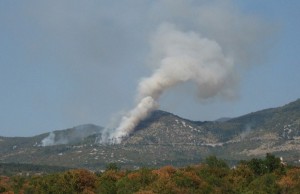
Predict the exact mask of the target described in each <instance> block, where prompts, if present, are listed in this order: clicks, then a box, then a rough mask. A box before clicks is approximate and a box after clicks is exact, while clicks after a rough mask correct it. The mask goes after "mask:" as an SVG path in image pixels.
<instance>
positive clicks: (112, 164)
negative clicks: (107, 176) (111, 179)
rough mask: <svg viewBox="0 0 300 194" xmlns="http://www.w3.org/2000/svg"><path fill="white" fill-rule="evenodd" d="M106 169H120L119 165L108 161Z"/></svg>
mask: <svg viewBox="0 0 300 194" xmlns="http://www.w3.org/2000/svg"><path fill="white" fill-rule="evenodd" d="M106 170H120V167H119V166H118V165H117V164H116V163H109V164H108V165H107V166H106Z"/></svg>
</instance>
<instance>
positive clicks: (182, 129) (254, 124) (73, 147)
mask: <svg viewBox="0 0 300 194" xmlns="http://www.w3.org/2000/svg"><path fill="white" fill-rule="evenodd" d="M102 130H103V128H102V127H99V126H96V125H91V124H89V125H82V126H78V127H74V128H71V129H66V130H61V131H54V132H51V133H45V134H41V135H38V136H34V137H26V138H24V137H14V138H12V137H9V138H8V137H0V162H2V163H3V162H18V163H30V164H41V165H55V166H66V167H85V168H90V169H94V170H99V169H103V168H104V167H105V166H106V164H107V163H112V162H114V163H118V164H120V165H121V166H122V167H129V168H136V167H140V166H163V165H167V164H171V165H175V166H182V165H187V164H189V163H198V162H200V161H201V160H203V159H204V158H206V157H207V156H209V155H216V156H218V157H220V158H223V159H225V160H226V161H228V162H230V163H234V162H235V161H237V160H241V159H249V158H253V157H263V156H264V155H265V154H266V153H273V154H275V155H276V156H278V157H283V158H284V160H285V161H288V162H290V163H293V164H298V163H299V159H300V158H299V154H300V100H297V101H295V102H292V103H289V104H287V105H285V106H282V107H279V108H272V109H266V110H262V111H258V112H253V113H250V114H247V115H244V116H241V117H237V118H232V119H225V120H219V121H212V122H209V121H206V122H201V121H190V120H187V119H183V118H180V117H178V116H176V115H174V114H171V113H168V112H164V111H154V112H153V114H152V115H151V116H150V117H149V118H147V119H145V120H144V121H142V122H141V123H140V124H139V125H138V126H137V127H136V129H135V132H134V133H133V134H131V135H130V136H129V137H127V138H126V139H124V140H123V142H122V143H121V144H119V145H101V144H97V143H95V141H96V138H97V137H99V134H101V132H102Z"/></svg>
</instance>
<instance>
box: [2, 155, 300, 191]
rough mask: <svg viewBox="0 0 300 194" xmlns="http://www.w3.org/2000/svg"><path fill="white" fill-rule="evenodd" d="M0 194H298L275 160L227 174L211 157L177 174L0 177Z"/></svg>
mask: <svg viewBox="0 0 300 194" xmlns="http://www.w3.org/2000/svg"><path fill="white" fill-rule="evenodd" d="M0 193H7V194H8V193H25V194H35V193H36V194H40V193H64V194H73V193H85V194H92V193H103V194H106V193H107V194H114V193H122V194H126V193H128V194H131V193H138V194H152V193H159V194H163V193H165V194H172V193H174V194H175V193H182V194H189V193H203V194H204V193H205V194H207V193H230V194H232V193H249V194H250V193H253V194H254V193H261V194H264V193H265V194H269V193H282V194H289V193H291V194H295V193H300V168H299V167H294V166H287V165H285V164H283V163H282V162H281V160H280V159H279V158H277V157H275V156H274V155H271V154H267V155H266V157H265V158H263V159H257V158H254V159H251V160H248V161H240V162H239V163H238V164H237V165H236V166H234V167H232V168H230V167H229V166H228V164H227V163H226V162H225V161H224V160H221V159H218V158H216V157H215V156H210V157H208V158H206V159H205V162H204V163H201V164H197V165H188V166H185V167H181V168H176V167H173V166H164V167H161V168H158V169H153V168H140V169H137V170H125V169H119V168H118V166H117V165H116V164H114V163H110V164H108V165H107V167H106V170H105V171H103V172H92V171H88V170H86V169H73V170H68V171H63V172H60V173H48V174H44V175H41V174H34V175H26V176H25V175H15V176H0Z"/></svg>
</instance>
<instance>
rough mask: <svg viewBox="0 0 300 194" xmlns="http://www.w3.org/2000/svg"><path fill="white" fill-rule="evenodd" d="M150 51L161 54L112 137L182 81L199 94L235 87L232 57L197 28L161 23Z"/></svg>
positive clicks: (204, 95)
mask: <svg viewBox="0 0 300 194" xmlns="http://www.w3.org/2000/svg"><path fill="white" fill-rule="evenodd" d="M152 49H153V51H155V52H156V54H157V56H159V57H160V65H159V67H158V69H156V70H155V71H154V73H153V74H152V75H151V76H150V77H148V78H144V79H143V80H142V81H141V82H140V83H139V86H138V95H137V106H136V107H135V108H134V109H132V110H131V111H130V112H129V113H128V114H127V115H125V116H124V117H123V118H122V121H121V123H120V125H119V126H118V127H117V129H116V131H115V132H114V133H113V134H112V136H111V138H114V139H115V142H117V143H119V142H120V140H121V138H122V137H123V136H127V135H128V134H130V133H131V132H133V130H134V128H135V127H136V125H137V124H138V123H139V122H140V121H141V120H142V119H144V118H146V117H147V116H148V115H149V114H150V113H151V112H152V111H153V110H154V109H156V108H157V107H158V100H159V97H160V96H161V95H162V94H163V93H164V92H165V91H166V90H168V89H169V88H171V87H173V86H175V85H178V84H180V83H183V82H188V81H191V82H193V83H195V84H196V87H197V90H198V94H199V97H200V98H204V99H205V98H210V97H214V96H217V95H221V96H228V95H231V94H232V91H233V89H234V86H235V84H234V82H233V81H234V80H235V74H234V63H233V59H232V58H230V57H228V56H225V55H224V53H223V51H222V48H221V47H220V45H219V44H218V43H217V42H215V41H214V40H210V39H207V38H204V37H202V35H201V34H199V33H196V32H184V31H180V30H179V29H177V28H176V26H174V25H172V24H162V25H161V26H160V27H159V29H158V31H157V33H156V34H155V36H154V38H153V48H152Z"/></svg>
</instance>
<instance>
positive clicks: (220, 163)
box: [205, 156, 229, 168]
mask: <svg viewBox="0 0 300 194" xmlns="http://www.w3.org/2000/svg"><path fill="white" fill-rule="evenodd" d="M205 164H207V165H208V166H209V167H210V168H229V167H228V165H227V163H226V162H225V161H224V160H222V159H218V158H217V157H216V156H209V157H207V158H206V159H205Z"/></svg>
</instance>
